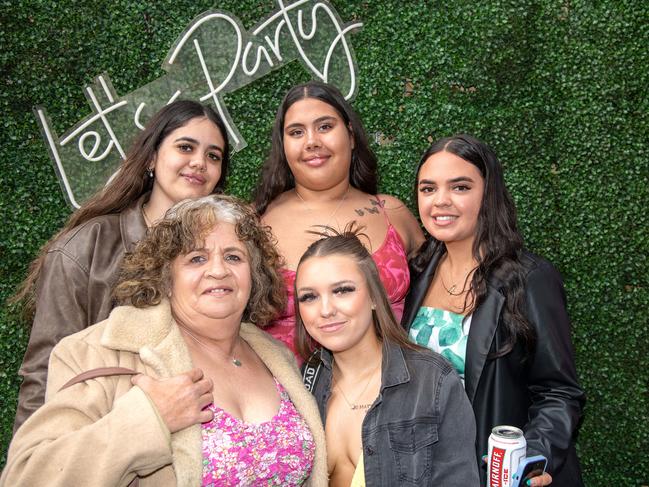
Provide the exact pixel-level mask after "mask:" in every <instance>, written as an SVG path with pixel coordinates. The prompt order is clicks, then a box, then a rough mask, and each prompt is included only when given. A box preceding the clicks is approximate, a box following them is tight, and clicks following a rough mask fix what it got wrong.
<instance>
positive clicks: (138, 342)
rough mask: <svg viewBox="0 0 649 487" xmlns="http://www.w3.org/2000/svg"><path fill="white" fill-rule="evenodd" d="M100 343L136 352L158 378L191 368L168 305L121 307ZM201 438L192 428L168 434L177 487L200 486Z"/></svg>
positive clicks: (196, 428)
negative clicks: (169, 435)
mask: <svg viewBox="0 0 649 487" xmlns="http://www.w3.org/2000/svg"><path fill="white" fill-rule="evenodd" d="M101 344H102V345H103V346H105V347H107V348H111V349H114V350H121V351H127V352H132V353H137V354H139V356H140V360H142V362H143V363H144V364H145V365H146V366H148V367H150V368H151V369H153V371H154V372H155V375H156V376H157V377H158V378H167V377H172V376H174V375H178V374H181V373H183V372H187V371H188V370H190V369H191V368H193V364H192V360H191V357H190V355H189V350H188V349H187V346H186V345H185V342H184V340H183V338H182V336H181V334H180V330H179V329H178V326H176V325H175V324H174V322H173V319H172V316H171V308H170V307H169V302H168V301H167V300H166V299H165V300H163V301H162V302H161V303H160V304H159V305H157V306H152V307H149V308H135V307H133V306H120V307H117V308H115V309H114V310H113V311H112V312H111V314H110V316H109V317H108V320H107V324H106V327H105V329H104V332H103V334H102V337H101ZM202 441H203V440H202V435H201V427H200V425H193V426H190V427H189V428H185V429H184V430H181V431H178V432H176V433H173V434H172V435H171V452H172V455H173V468H174V472H175V474H176V482H177V485H178V486H194V485H200V483H201V478H202V469H203V467H202V461H203V459H202V453H201V452H202V449H201V444H202Z"/></svg>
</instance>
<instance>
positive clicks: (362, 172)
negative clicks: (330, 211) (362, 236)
mask: <svg viewBox="0 0 649 487" xmlns="http://www.w3.org/2000/svg"><path fill="white" fill-rule="evenodd" d="M305 98H315V99H316V100H320V101H322V102H324V103H326V104H327V105H330V106H331V107H332V108H333V109H334V110H336V112H338V115H340V117H341V118H342V119H343V121H344V122H345V125H346V126H347V127H349V128H350V131H351V134H352V136H353V137H354V149H352V156H351V157H352V163H351V167H350V169H349V182H350V184H351V185H352V186H353V187H354V188H357V189H360V190H361V191H363V192H365V193H368V194H376V192H377V161H376V156H375V155H374V152H372V149H370V146H369V143H368V141H367V135H366V134H365V129H364V128H363V124H362V122H361V120H360V118H359V117H358V115H357V114H356V112H355V111H354V109H353V108H352V106H351V105H350V104H349V103H348V102H347V100H345V98H344V97H343V95H342V94H341V93H340V91H338V89H337V88H336V87H334V86H332V85H328V84H326V83H320V82H318V81H309V82H308V83H304V84H301V85H297V86H294V87H293V88H291V89H290V90H289V91H288V93H286V95H285V96H284V100H282V103H281V105H280V106H279V108H278V109H277V115H276V116H275V123H274V124H273V133H272V146H271V149H270V154H269V156H268V158H267V159H266V161H265V162H264V166H263V168H262V171H261V177H260V179H259V182H258V183H257V188H256V189H255V191H254V194H253V200H254V207H255V211H256V212H257V214H258V215H263V213H264V212H265V211H266V208H267V207H268V205H269V204H270V202H271V201H273V200H274V199H275V198H276V197H277V196H279V195H280V194H282V193H283V192H284V191H288V190H289V189H291V188H294V187H295V179H294V178H293V173H291V169H290V168H289V166H288V161H287V160H286V153H285V152H284V119H285V117H286V112H287V111H288V109H289V108H291V106H292V105H293V104H294V103H295V102H298V101H300V100H304V99H305Z"/></svg>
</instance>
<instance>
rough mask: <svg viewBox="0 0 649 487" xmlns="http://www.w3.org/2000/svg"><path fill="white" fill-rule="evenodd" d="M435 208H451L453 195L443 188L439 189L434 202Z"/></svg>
mask: <svg viewBox="0 0 649 487" xmlns="http://www.w3.org/2000/svg"><path fill="white" fill-rule="evenodd" d="M433 204H434V205H435V206H451V194H450V192H449V191H447V190H446V189H443V188H439V189H438V190H437V191H436V192H435V200H434V201H433Z"/></svg>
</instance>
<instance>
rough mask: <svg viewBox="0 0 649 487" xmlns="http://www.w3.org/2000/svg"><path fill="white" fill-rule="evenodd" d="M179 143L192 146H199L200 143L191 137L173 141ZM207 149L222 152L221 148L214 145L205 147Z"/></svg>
mask: <svg viewBox="0 0 649 487" xmlns="http://www.w3.org/2000/svg"><path fill="white" fill-rule="evenodd" d="M181 141H185V142H190V143H192V144H194V145H200V142H198V140H196V139H193V138H191V137H178V138H177V139H176V140H174V142H181ZM207 148H208V149H216V150H218V151H221V152H223V148H222V147H219V146H218V145H216V144H210V145H208V146H207Z"/></svg>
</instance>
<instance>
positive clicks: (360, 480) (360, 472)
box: [349, 451, 365, 487]
mask: <svg viewBox="0 0 649 487" xmlns="http://www.w3.org/2000/svg"><path fill="white" fill-rule="evenodd" d="M349 487H365V467H363V452H362V451H361V456H360V457H359V458H358V463H357V464H356V470H354V476H353V477H352V483H351V484H349Z"/></svg>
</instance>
